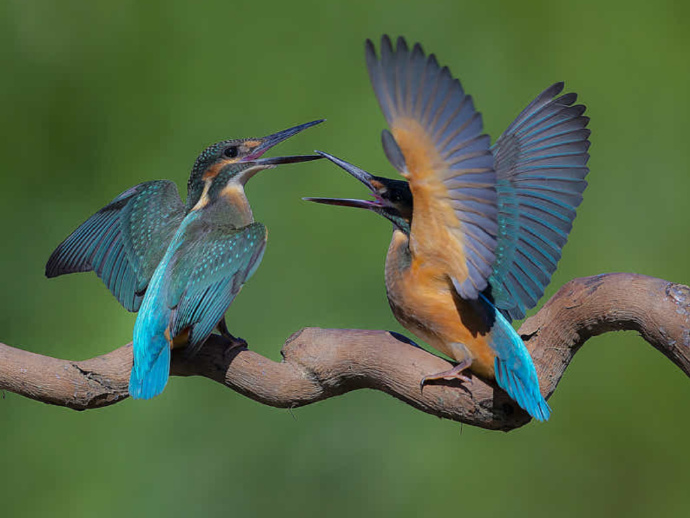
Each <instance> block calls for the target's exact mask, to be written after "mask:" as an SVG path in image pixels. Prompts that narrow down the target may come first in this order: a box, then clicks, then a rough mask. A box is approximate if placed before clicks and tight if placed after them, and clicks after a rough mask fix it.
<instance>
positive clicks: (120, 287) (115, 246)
mask: <svg viewBox="0 0 690 518" xmlns="http://www.w3.org/2000/svg"><path fill="white" fill-rule="evenodd" d="M183 218H184V205H183V203H182V200H181V199H180V195H179V193H178V191H177V187H176V186H175V184H174V183H173V182H171V181H168V180H156V181H151V182H145V183H142V184H139V185H137V186H135V187H132V188H131V189H128V190H126V191H125V192H123V193H122V194H120V195H119V196H117V197H116V198H115V199H114V200H113V201H112V202H110V203H109V204H108V205H106V206H105V207H103V208H102V209H101V210H99V211H98V212H97V213H96V214H94V215H93V216H91V217H90V218H89V219H88V220H86V222H84V223H83V224H82V225H81V226H80V227H79V228H77V229H76V230H75V231H74V232H72V234H71V235H70V236H69V237H68V238H67V239H65V240H64V241H63V242H62V243H61V244H60V245H59V246H58V247H57V248H56V249H55V251H54V252H53V254H52V255H51V256H50V259H49V260H48V263H47V265H46V276H47V277H49V278H50V277H57V276H59V275H64V274H68V273H75V272H87V271H94V272H96V274H97V275H98V276H99V277H100V278H101V280H102V281H103V283H104V284H105V285H106V286H107V287H108V289H109V290H110V292H111V293H112V294H113V295H115V297H116V298H117V300H118V301H119V302H120V303H121V304H122V305H123V306H124V307H125V309H127V310H128V311H137V310H138V309H139V306H140V305H141V301H142V297H143V294H144V292H145V291H146V287H147V286H148V284H149V281H150V280H151V276H152V275H153V272H154V271H155V269H156V267H157V266H158V263H159V262H160V261H161V259H162V258H163V256H164V254H165V251H166V249H167V247H168V245H169V244H170V242H171V240H172V238H173V236H174V235H175V231H176V230H177V228H178V227H179V226H180V223H181V221H182V219H183Z"/></svg>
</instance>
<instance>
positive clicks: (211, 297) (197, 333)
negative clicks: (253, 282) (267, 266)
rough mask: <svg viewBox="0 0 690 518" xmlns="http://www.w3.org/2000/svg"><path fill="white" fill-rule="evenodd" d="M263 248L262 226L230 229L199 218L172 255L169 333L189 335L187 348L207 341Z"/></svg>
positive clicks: (264, 231)
mask: <svg viewBox="0 0 690 518" xmlns="http://www.w3.org/2000/svg"><path fill="white" fill-rule="evenodd" d="M265 248H266V227H265V226H264V225H262V224H261V223H252V224H250V225H247V226H246V227H243V228H240V229H235V228H231V227H227V226H222V225H217V224H209V223H205V222H199V223H198V224H197V225H195V226H194V227H193V228H191V227H190V229H189V231H188V232H187V234H186V239H185V241H184V243H183V244H182V245H181V246H180V247H179V248H178V249H177V251H176V252H175V255H174V256H173V259H172V262H171V265H172V268H171V269H170V281H169V283H170V284H169V291H168V306H169V307H170V308H171V309H172V310H173V314H172V317H171V324H170V331H171V335H172V336H177V335H181V334H182V333H184V332H185V331H188V332H189V335H188V345H187V351H188V354H190V355H191V354H194V353H195V352H196V351H198V349H199V347H201V345H202V344H203V343H204V342H205V341H206V339H207V338H208V336H209V335H210V334H211V332H212V331H213V329H214V328H215V327H216V325H217V324H218V322H219V321H220V319H221V318H222V317H223V315H224V314H225V312H226V311H227V309H228V307H229V306H230V304H232V301H233V300H234V298H235V296H236V295H237V294H238V293H239V291H240V289H241V288H242V285H243V284H244V283H245V282H246V281H247V280H249V278H250V277H251V276H252V275H253V274H254V272H255V271H256V269H257V268H258V266H259V264H260V263H261V259H262V258H263V255H264V250H265Z"/></svg>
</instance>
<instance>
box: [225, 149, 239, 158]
mask: <svg viewBox="0 0 690 518" xmlns="http://www.w3.org/2000/svg"><path fill="white" fill-rule="evenodd" d="M238 153H239V150H238V149H237V146H230V147H226V148H225V149H224V150H223V156H225V157H227V158H236V157H237V154H238Z"/></svg>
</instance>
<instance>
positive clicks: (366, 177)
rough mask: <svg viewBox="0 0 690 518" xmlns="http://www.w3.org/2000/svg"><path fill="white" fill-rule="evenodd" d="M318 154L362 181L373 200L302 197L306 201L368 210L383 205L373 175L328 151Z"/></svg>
mask: <svg viewBox="0 0 690 518" xmlns="http://www.w3.org/2000/svg"><path fill="white" fill-rule="evenodd" d="M316 153H318V154H319V155H321V156H322V157H324V158H327V159H328V160H330V161H331V162H333V163H334V164H336V165H337V166H339V167H341V168H342V169H344V170H345V171H347V172H348V173H350V174H351V175H352V176H354V177H355V178H357V180H359V181H360V182H362V183H363V184H364V185H366V186H367V188H368V189H369V191H371V195H372V196H373V197H374V199H373V200H355V199H350V198H311V197H309V198H302V199H303V200H306V201H313V202H316V203H323V204H325V205H338V206H340V207H356V208H358V209H368V210H375V209H379V208H381V207H385V206H386V205H385V203H384V202H383V200H382V199H381V198H380V197H379V196H378V194H377V189H376V187H374V185H373V183H372V180H374V176H373V175H371V174H369V173H367V172H366V171H364V170H363V169H360V168H359V167H357V166H355V165H352V164H350V163H349V162H345V160H341V159H340V158H338V157H335V156H333V155H330V154H328V153H324V152H323V151H316Z"/></svg>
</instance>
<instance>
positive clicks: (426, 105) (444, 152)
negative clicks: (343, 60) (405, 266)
mask: <svg viewBox="0 0 690 518" xmlns="http://www.w3.org/2000/svg"><path fill="white" fill-rule="evenodd" d="M366 59H367V66H368V68H369V76H370V78H371V83H372V85H373V86H374V91H375V92H376V96H377V98H378V101H379V104H380V105H381V109H382V110H383V113H384V115H385V117H386V120H387V121H388V124H389V126H390V128H391V133H392V138H391V136H390V135H389V134H387V133H386V132H384V138H383V142H384V149H385V151H386V155H387V156H388V158H389V159H390V161H391V163H392V164H393V165H394V166H395V167H396V168H397V169H398V170H399V171H400V172H401V173H402V174H403V176H405V177H406V178H408V179H409V181H410V188H411V190H412V195H413V197H414V212H413V216H412V228H411V231H410V249H411V251H412V253H413V255H414V256H417V257H419V258H420V259H423V260H424V261H427V262H429V261H432V262H435V263H436V264H437V265H438V266H439V267H440V268H441V269H442V270H443V271H445V272H446V273H448V275H449V276H450V277H451V278H452V279H453V283H454V285H455V287H456V289H457V291H458V293H459V294H460V296H462V297H463V298H468V299H476V298H477V296H478V295H479V293H480V292H481V291H482V290H484V289H485V288H486V286H487V279H488V277H489V276H490V275H491V272H492V270H491V265H492V264H493V262H494V248H495V246H496V239H495V238H496V233H497V221H496V220H497V207H496V175H495V173H494V170H493V156H492V154H491V151H490V147H489V146H490V142H489V137H488V136H487V135H483V134H482V118H481V115H480V114H479V113H478V112H477V111H476V110H475V109H474V105H473V103H472V98H471V97H470V96H469V95H465V93H464V91H463V89H462V86H461V85H460V82H459V81H458V80H457V79H453V77H452V76H451V74H450V72H449V70H448V68H447V67H443V68H441V67H440V66H439V65H438V63H437V61H436V58H435V57H434V55H433V54H432V55H430V56H429V57H426V56H425V55H424V51H423V50H422V48H421V46H420V45H419V44H416V45H415V46H414V48H413V49H412V51H410V50H409V49H408V47H407V44H406V43H405V40H404V39H403V38H399V39H398V43H397V48H396V49H395V50H394V49H393V47H392V45H391V41H390V39H389V38H388V36H384V37H383V38H382V39H381V57H380V59H379V58H377V56H376V51H375V50H374V45H373V44H372V42H371V41H367V46H366ZM439 243H443V244H444V246H442V247H440V246H439Z"/></svg>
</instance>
